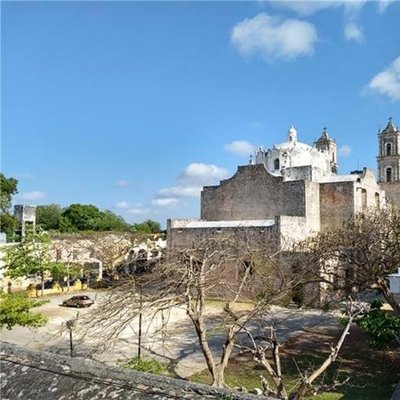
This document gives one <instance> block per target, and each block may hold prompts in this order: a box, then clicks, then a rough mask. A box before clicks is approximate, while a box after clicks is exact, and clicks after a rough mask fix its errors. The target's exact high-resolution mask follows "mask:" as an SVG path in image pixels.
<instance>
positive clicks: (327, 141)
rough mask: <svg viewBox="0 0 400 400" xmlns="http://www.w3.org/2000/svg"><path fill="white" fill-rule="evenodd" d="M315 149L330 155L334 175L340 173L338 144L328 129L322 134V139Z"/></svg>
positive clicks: (316, 143)
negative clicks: (337, 153) (337, 152)
mask: <svg viewBox="0 0 400 400" xmlns="http://www.w3.org/2000/svg"><path fill="white" fill-rule="evenodd" d="M315 147H316V148H317V149H318V150H319V151H325V152H327V153H328V154H329V162H330V166H331V171H332V173H334V174H337V172H338V164H337V155H336V143H335V141H334V140H333V139H331V137H330V136H329V133H328V130H327V128H324V131H323V132H322V134H321V137H320V138H319V139H318V140H317V141H316V142H315Z"/></svg>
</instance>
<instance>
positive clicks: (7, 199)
mask: <svg viewBox="0 0 400 400" xmlns="http://www.w3.org/2000/svg"><path fill="white" fill-rule="evenodd" d="M17 185H18V181H17V180H16V179H14V178H6V177H5V176H4V175H3V174H2V173H1V172H0V210H1V213H2V214H3V213H5V214H6V213H8V212H9V209H10V207H11V197H12V196H13V195H14V194H16V193H18V189H17Z"/></svg>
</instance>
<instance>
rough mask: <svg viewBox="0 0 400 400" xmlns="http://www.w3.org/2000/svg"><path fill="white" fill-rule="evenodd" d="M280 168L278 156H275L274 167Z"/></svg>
mask: <svg viewBox="0 0 400 400" xmlns="http://www.w3.org/2000/svg"><path fill="white" fill-rule="evenodd" d="M279 168H280V163H279V158H275V160H274V169H275V170H278V169H279Z"/></svg>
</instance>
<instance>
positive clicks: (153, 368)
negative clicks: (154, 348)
mask: <svg viewBox="0 0 400 400" xmlns="http://www.w3.org/2000/svg"><path fill="white" fill-rule="evenodd" d="M121 366H122V367H123V368H128V369H134V370H135V371H141V372H150V373H152V374H159V375H162V374H164V373H165V372H166V371H167V367H166V366H165V365H164V364H162V363H160V362H159V361H157V360H155V359H154V358H150V359H147V360H146V359H143V358H138V357H134V358H132V359H131V360H129V361H128V362H126V363H123V364H121Z"/></svg>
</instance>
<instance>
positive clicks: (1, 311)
mask: <svg viewBox="0 0 400 400" xmlns="http://www.w3.org/2000/svg"><path fill="white" fill-rule="evenodd" d="M44 303H47V301H45V300H40V301H39V300H34V299H29V298H28V297H27V296H26V294H23V293H4V292H0V329H2V328H4V327H6V328H7V329H12V327H13V326H15V325H19V326H26V327H29V328H38V327H40V326H43V325H45V324H46V322H47V318H46V317H45V316H44V315H42V314H38V313H32V312H31V309H32V308H36V307H39V306H41V305H42V304H44Z"/></svg>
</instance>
